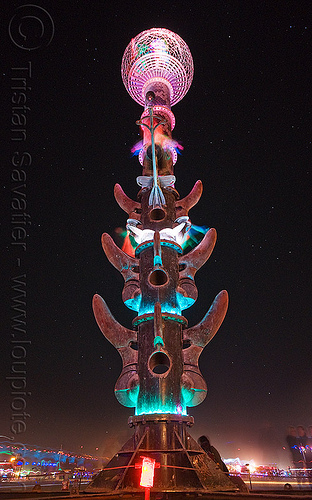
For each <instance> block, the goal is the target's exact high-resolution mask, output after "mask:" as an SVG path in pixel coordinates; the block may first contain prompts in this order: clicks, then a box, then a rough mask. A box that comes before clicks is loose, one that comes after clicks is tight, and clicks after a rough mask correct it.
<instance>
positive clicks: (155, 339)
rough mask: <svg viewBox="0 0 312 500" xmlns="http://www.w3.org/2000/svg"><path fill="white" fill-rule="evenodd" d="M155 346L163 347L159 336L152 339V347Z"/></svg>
mask: <svg viewBox="0 0 312 500" xmlns="http://www.w3.org/2000/svg"><path fill="white" fill-rule="evenodd" d="M157 345H162V346H163V345H164V341H163V339H162V338H161V337H160V336H159V335H157V337H155V338H154V347H156V346H157Z"/></svg>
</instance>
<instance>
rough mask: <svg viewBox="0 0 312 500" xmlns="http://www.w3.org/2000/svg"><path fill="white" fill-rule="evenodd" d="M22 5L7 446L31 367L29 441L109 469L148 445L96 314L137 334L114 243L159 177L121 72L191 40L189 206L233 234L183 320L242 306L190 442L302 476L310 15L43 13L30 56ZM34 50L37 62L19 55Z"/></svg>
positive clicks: (5, 362)
mask: <svg viewBox="0 0 312 500" xmlns="http://www.w3.org/2000/svg"><path fill="white" fill-rule="evenodd" d="M23 5H24V4H23V3H22V2H8V3H7V4H6V5H5V6H3V8H4V11H3V27H4V29H3V30H2V35H1V37H2V38H1V42H2V43H1V46H2V50H1V56H2V69H3V71H2V73H3V82H4V92H3V101H4V104H3V113H2V116H1V120H2V130H3V134H2V135H3V137H4V141H3V144H4V148H3V154H2V168H1V188H2V196H1V215H2V217H1V222H2V238H1V243H2V245H1V251H2V262H3V265H2V267H3V269H4V271H5V272H4V274H3V279H2V285H3V286H2V287H1V288H2V295H1V313H2V318H3V319H2V321H1V323H2V332H1V334H2V349H1V360H2V361H1V371H2V372H3V374H2V377H1V387H2V391H1V394H2V395H1V418H0V423H1V426H0V433H1V435H4V436H8V437H13V436H14V434H12V430H11V425H12V422H13V421H12V420H11V418H12V414H13V413H14V412H13V410H12V409H11V403H12V400H13V397H14V396H13V395H12V394H11V384H12V379H6V377H10V376H11V365H12V362H13V361H16V360H17V358H15V359H14V355H16V356H21V353H22V352H23V353H24V354H23V357H22V361H23V362H24V361H25V362H26V365H24V366H25V371H26V375H24V377H25V379H24V382H21V384H26V388H25V389H23V390H24V391H26V392H27V395H26V396H24V401H25V404H26V410H25V411H26V412H28V414H29V415H30V416H29V417H25V418H26V426H24V427H25V428H23V432H21V433H20V434H16V435H15V436H14V441H19V442H22V443H30V444H37V445H40V446H44V447H55V448H58V447H59V446H60V445H61V444H62V445H63V448H64V449H67V450H72V451H74V452H79V451H83V452H85V453H92V454H94V455H104V456H111V455H112V454H113V453H114V452H116V451H117V450H118V448H119V447H120V446H121V445H122V444H123V443H124V442H125V440H126V439H127V438H128V437H129V436H130V435H131V432H132V431H131V430H130V429H128V427H127V419H128V417H129V416H130V415H132V414H133V413H132V409H130V408H124V407H122V406H121V405H120V404H119V403H118V402H117V400H116V399H115V396H114V392H113V390H114V385H115V382H116V380H117V378H118V376H119V374H120V371H121V360H120V357H119V355H118V353H117V351H116V350H115V348H114V347H113V346H112V345H111V344H110V343H109V342H108V341H107V340H106V339H105V338H104V337H103V335H102V334H101V332H100V330H99V328H98V327H97V324H96V322H95V320H94V317H93V313H92V308H91V300H92V296H93V294H94V293H99V294H100V295H102V296H103V297H104V298H105V300H106V301H107V303H108V305H109V307H110V309H111V311H112V313H113V314H114V316H115V318H116V319H117V320H118V321H119V322H120V323H121V324H123V325H124V326H126V327H128V328H131V321H132V319H133V317H134V315H135V314H134V313H132V312H131V311H130V310H128V309H127V308H126V307H125V306H124V304H123V303H122V300H121V292H122V286H123V279H122V277H121V276H120V274H119V273H118V271H117V270H116V269H114V268H113V267H112V266H111V265H110V264H109V262H108V260H107V259H106V257H105V254H104V252H103V250H102V248H101V243H100V238H101V234H102V233H103V232H108V233H109V234H111V235H113V234H114V230H115V228H117V227H125V224H126V218H127V215H126V214H125V213H124V212H123V211H122V210H121V209H120V208H119V206H118V205H117V203H116V202H115V200H114V197H113V187H114V184H115V183H116V182H118V183H120V184H121V185H122V186H123V188H124V190H125V191H126V193H127V194H128V195H129V196H130V197H132V198H134V199H135V197H136V193H137V192H138V189H139V188H138V186H137V184H136V181H135V179H136V177H137V176H138V175H140V174H141V167H140V164H139V162H138V159H137V158H135V157H131V153H130V150H131V147H132V146H133V144H134V143H136V142H137V141H138V140H139V135H138V133H139V130H138V127H137V126H136V124H135V121H136V120H137V119H139V117H140V115H141V112H142V108H141V107H140V106H139V105H138V104H136V103H135V102H134V101H133V100H132V99H131V98H130V96H129V95H128V93H127V92H126V90H125V88H124V86H123V84H122V80H121V76H120V64H121V58H122V55H123V52H124V49H125V48H126V46H127V44H128V43H129V41H130V40H131V38H132V37H134V36H135V35H137V34H138V33H139V32H141V31H143V30H145V29H149V28H151V27H164V28H168V29H170V30H172V31H174V32H176V33H178V34H179V35H180V36H181V37H182V38H183V39H184V40H185V41H186V43H187V44H188V45H189V47H190V50H191V52H192V55H193V59H194V67H195V73H194V80H193V84H192V86H191V88H190V90H189V92H188V93H187V95H186V96H185V97H184V99H183V100H182V101H181V102H180V103H178V104H177V105H176V106H174V107H173V112H174V114H175V117H176V127H175V129H174V131H173V137H174V138H175V139H176V140H178V141H179V142H181V143H182V144H183V146H184V150H183V155H182V156H179V158H178V161H177V164H176V167H175V175H176V177H177V182H176V188H177V189H178V191H179V192H180V195H181V197H184V196H185V195H186V194H188V192H189V191H190V190H191V188H192V187H193V184H194V183H195V181H196V180H197V179H201V180H202V181H203V184H204V193H203V195H202V199H201V201H200V202H199V203H198V205H197V206H196V207H194V208H193V209H192V210H191V212H190V217H191V220H192V222H194V224H198V225H206V226H209V227H215V228H216V229H217V232H218V241H217V244H216V247H215V250H214V252H213V254H212V256H211V257H210V259H209V261H208V262H207V263H206V265H205V266H204V267H203V268H202V269H201V270H200V271H199V272H198V274H197V275H196V284H197V286H198V290H199V297H198V300H197V302H196V304H195V305H194V306H193V307H192V308H190V309H188V310H186V311H185V312H184V314H185V316H186V317H187V318H188V320H189V325H194V324H196V323H197V322H199V321H200V320H201V319H202V317H203V316H204V314H205V313H206V311H207V310H208V308H209V307H210V304H211V302H212V300H213V298H214V296H215V295H216V294H217V293H218V292H219V291H220V290H222V289H227V290H228V292H229V296H230V305H229V311H228V314H227V316H226V318H225V321H224V323H223V325H222V326H221V328H220V330H219V332H218V333H217V335H216V337H215V338H214V339H213V341H212V342H211V343H210V344H209V345H208V346H207V347H206V348H205V350H204V351H203V353H202V355H201V358H200V367H201V370H202V373H203V375H204V377H205V379H206V381H207V384H208V395H207V398H206V400H205V401H204V402H203V403H202V404H201V405H200V406H198V407H196V408H190V410H189V413H190V414H191V415H193V416H194V417H195V426H194V427H193V429H192V435H193V436H194V437H195V438H197V437H198V436H199V435H201V434H203V433H205V434H207V435H208V436H209V437H210V438H211V441H212V443H213V444H214V445H215V446H216V447H217V448H219V450H220V452H221V454H222V456H224V457H226V458H228V457H236V456H239V457H240V458H241V459H243V460H250V459H251V458H254V459H255V460H256V461H257V462H258V463H259V462H260V463H261V462H265V463H269V462H278V463H279V464H284V465H287V464H290V457H289V452H288V450H283V448H282V447H283V446H286V443H285V435H286V429H287V426H288V425H299V424H301V425H304V426H306V427H307V426H308V425H312V397H311V382H312V380H311V347H312V344H311V320H312V318H311V307H310V304H311V294H310V290H311V289H310V283H311V228H310V215H311V211H310V208H311V191H310V177H311V171H310V168H311V166H310V162H311V158H310V157H311V111H310V110H311V108H310V106H311V90H310V85H309V86H308V80H309V73H310V70H311V61H310V60H309V56H310V54H311V49H312V44H311V30H312V26H311V8H310V11H309V10H308V9H307V8H304V2H287V1H284V2H280V1H275V2H253V1H251V2H248V3H247V2H246V3H245V2H234V1H230V2H223V1H220V2H217V1H213V2H204V1H202V2H189V1H188V2H173V3H172V2H167V3H164V2H161V3H159V2H144V3H143V2H114V3H110V4H109V3H108V2H103V1H102V2H101V1H99V0H96V1H92V2H87V1H85V0H84V1H80V2H73V1H69V2H64V3H63V4H62V3H61V2H59V3H56V2H45V1H40V2H39V3H37V5H38V6H40V7H41V8H43V9H45V10H44V11H43V10H41V9H37V10H36V12H35V13H32V15H33V16H34V15H36V16H37V17H38V16H39V18H40V19H41V20H42V23H43V24H42V26H43V27H44V28H43V32H42V33H43V34H42V33H41V31H40V30H41V27H40V26H41V25H40V24H39V22H37V21H36V20H34V18H28V21H27V20H25V19H24V21H23V23H24V24H23V29H22V32H23V34H24V39H23V38H22V36H21V34H19V33H18V24H19V21H18V19H19V16H23V15H26V14H27V12H26V11H23V9H22V10H21V9H19V10H16V8H17V7H19V6H23ZM46 11H47V12H48V14H49V15H50V17H49V16H48V15H47V13H46ZM40 16H41V17H40ZM12 18H13V20H12ZM51 19H52V21H53V26H54V30H55V31H54V34H53V31H52V24H51ZM11 20H12V22H11V38H10V36H9V34H8V26H9V23H10V21H11ZM41 34H42V38H40V36H41ZM51 38H52V39H51ZM50 39H51V40H50ZM25 40H26V41H25ZM28 41H29V43H30V44H31V46H32V47H33V46H36V45H38V48H34V50H24V49H23V48H21V47H18V46H17V45H16V44H21V43H28ZM36 41H37V42H38V43H37V42H36ZM29 61H30V62H31V77H30V76H29V74H28V75H27V72H28V70H27V71H26V70H23V71H24V73H23V76H24V77H26V76H27V78H26V80H27V82H26V84H27V90H26V93H25V95H26V99H27V100H26V103H22V104H25V105H26V106H27V107H28V108H29V109H27V110H26V111H19V113H20V115H21V114H24V115H25V116H26V126H25V127H18V126H16V125H12V112H13V111H12V108H13V106H16V103H15V104H14V103H12V97H13V93H14V90H13V89H12V87H14V85H15V83H16V80H12V78H15V77H16V76H19V77H21V75H22V70H17V69H14V68H26V67H28V64H29ZM18 71H19V73H18ZM14 82H15V83H14ZM29 87H31V89H30V88H29ZM13 100H14V99H13ZM18 128H25V129H26V137H25V136H24V139H25V140H22V141H15V140H12V138H16V137H18V132H16V129H18ZM19 137H21V134H20V135H19ZM16 153H18V154H16ZM23 153H28V155H26V154H24V155H23ZM29 155H30V156H29ZM30 157H31V165H29V163H30V162H29V158H30ZM22 158H23V160H22ZM12 161H14V162H15V163H18V162H21V161H24V164H23V165H21V163H19V166H17V167H14V166H13V165H12ZM14 169H17V170H19V171H21V170H23V171H24V172H26V175H27V178H26V181H25V182H24V179H22V178H21V177H20V179H19V180H20V181H21V182H18V181H13V180H12V172H13V170H14ZM13 175H14V174H13ZM15 175H17V174H15ZM19 175H22V174H19ZM24 184H25V187H23V185H24ZM18 186H22V187H21V188H20V189H19V194H16V191H15V193H14V192H13V194H12V189H15V190H16V188H17V187H18ZM14 197H18V198H19V199H20V200H21V199H23V200H24V201H23V202H21V201H20V202H19V203H20V204H22V203H23V204H24V203H27V208H26V213H27V214H29V216H30V217H29V218H27V220H29V221H30V222H31V224H30V225H29V224H27V234H28V236H27V238H26V239H24V240H23V241H24V242H27V246H26V250H25V251H24V250H23V246H22V245H12V243H13V242H14V241H16V240H14V237H13V234H14V235H15V236H16V233H12V228H13V224H12V220H13V214H14V213H17V212H18V210H15V211H14V210H13V209H12V208H11V202H12V198H14ZM20 212H21V211H19V213H20ZM19 237H21V235H20V236H19ZM20 242H22V241H20ZM23 275H26V278H21V279H20V280H21V281H23V280H24V281H23V283H24V284H23V283H22V284H21V285H20V287H22V292H23V291H26V299H25V297H24V298H23V295H24V294H23V293H22V298H21V301H22V302H25V303H26V305H25V306H23V304H21V306H20V307H21V308H22V312H21V313H19V314H22V316H21V318H22V317H23V307H24V310H26V327H25V326H24V328H25V330H26V332H25V333H22V332H18V331H16V330H13V329H12V328H11V325H12V318H13V316H16V314H17V313H16V311H14V310H13V309H12V308H11V306H12V297H16V296H17V295H19V293H16V292H14V291H13V290H12V278H15V279H16V278H17V277H18V276H23ZM15 284H16V282H15ZM25 307H26V309H25ZM15 324H16V320H15ZM22 329H23V328H22ZM12 333H14V334H15V335H16V337H14V338H13V337H12ZM13 339H15V340H17V341H18V342H19V341H21V340H24V341H31V344H30V343H24V344H23V347H24V349H25V351H22V349H20V350H19V351H16V350H15V351H14V350H13V349H14V346H15V345H22V344H18V343H17V344H13V343H12V340H13ZM25 353H26V354H25ZM24 355H25V358H24ZM29 392H31V394H30V395H29V394H28V393H29ZM81 447H83V448H81ZM96 448H98V450H96Z"/></svg>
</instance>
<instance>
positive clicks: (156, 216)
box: [149, 207, 166, 221]
mask: <svg viewBox="0 0 312 500" xmlns="http://www.w3.org/2000/svg"><path fill="white" fill-rule="evenodd" d="M149 216H150V219H151V220H156V221H160V220H164V218H165V217H166V212H165V211H164V210H163V209H162V208H159V207H157V208H152V210H151V211H150V213H149Z"/></svg>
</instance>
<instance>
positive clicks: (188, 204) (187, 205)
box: [176, 181, 203, 215]
mask: <svg viewBox="0 0 312 500" xmlns="http://www.w3.org/2000/svg"><path fill="white" fill-rule="evenodd" d="M202 192H203V183H202V181H196V182H195V184H194V187H193V189H192V191H191V192H190V193H189V194H188V195H187V196H186V197H185V198H183V199H182V200H179V201H176V208H177V209H178V207H181V208H180V211H182V212H183V213H185V214H186V215H187V214H188V211H189V210H191V208H192V207H194V205H196V203H197V202H198V201H199V199H200V197H201V195H202ZM177 211H178V212H180V211H179V210H177ZM177 215H180V213H178V214H177Z"/></svg>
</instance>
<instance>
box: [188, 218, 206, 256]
mask: <svg viewBox="0 0 312 500" xmlns="http://www.w3.org/2000/svg"><path fill="white" fill-rule="evenodd" d="M209 229H210V228H209V227H207V226H196V225H195V224H192V226H191V228H190V229H189V231H188V232H187V233H185V235H184V240H183V242H182V248H183V251H184V252H185V250H187V251H190V250H191V249H192V248H194V247H196V246H197V245H198V244H199V243H200V242H201V240H202V239H203V237H204V236H205V234H206V233H207V232H208V231H209ZM185 253H187V252H185Z"/></svg>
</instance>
